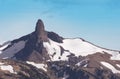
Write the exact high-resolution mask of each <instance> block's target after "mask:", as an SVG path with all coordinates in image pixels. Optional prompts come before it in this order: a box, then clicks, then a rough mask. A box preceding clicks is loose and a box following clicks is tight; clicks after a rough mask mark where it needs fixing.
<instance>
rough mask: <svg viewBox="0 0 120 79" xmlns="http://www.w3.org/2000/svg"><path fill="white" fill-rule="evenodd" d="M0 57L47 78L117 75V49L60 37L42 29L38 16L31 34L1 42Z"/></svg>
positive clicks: (112, 78) (114, 77)
mask: <svg viewBox="0 0 120 79" xmlns="http://www.w3.org/2000/svg"><path fill="white" fill-rule="evenodd" d="M0 59H12V60H15V61H23V62H26V63H27V64H31V65H33V66H36V67H37V68H38V69H42V70H43V71H45V73H46V74H47V75H48V76H49V77H50V78H51V79H120V51H117V50H110V49H106V48H102V47H99V46H97V45H95V44H92V43H90V42H88V41H86V40H84V39H82V38H73V39H69V38H63V37H62V36H59V35H58V34H56V33H54V32H48V31H46V30H45V29H44V24H43V22H42V20H38V22H37V23H36V28H35V31H34V32H32V33H31V34H28V35H26V36H23V37H21V38H18V39H15V40H13V41H10V42H7V43H5V44H4V45H2V46H1V47H0Z"/></svg>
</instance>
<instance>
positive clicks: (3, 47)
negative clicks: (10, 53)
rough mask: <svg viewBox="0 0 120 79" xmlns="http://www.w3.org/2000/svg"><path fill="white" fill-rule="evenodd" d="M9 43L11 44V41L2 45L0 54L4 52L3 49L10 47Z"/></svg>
mask: <svg viewBox="0 0 120 79" xmlns="http://www.w3.org/2000/svg"><path fill="white" fill-rule="evenodd" d="M8 45H10V43H7V44H5V45H3V46H2V47H0V54H2V51H3V50H4V49H5V48H7V47H8Z"/></svg>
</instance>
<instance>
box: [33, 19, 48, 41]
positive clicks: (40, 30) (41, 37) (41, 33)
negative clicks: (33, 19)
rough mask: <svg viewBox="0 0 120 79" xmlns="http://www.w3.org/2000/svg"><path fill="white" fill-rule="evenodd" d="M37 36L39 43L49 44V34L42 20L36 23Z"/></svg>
mask: <svg viewBox="0 0 120 79" xmlns="http://www.w3.org/2000/svg"><path fill="white" fill-rule="evenodd" d="M35 34H36V36H37V39H38V42H40V41H44V42H47V41H48V38H47V32H46V31H45V28H44V24H43V22H42V20H40V19H39V20H38V22H37V23H36V29H35Z"/></svg>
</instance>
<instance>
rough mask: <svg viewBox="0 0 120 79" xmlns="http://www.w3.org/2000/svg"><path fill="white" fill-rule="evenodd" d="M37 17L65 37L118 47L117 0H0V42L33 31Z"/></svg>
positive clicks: (119, 18) (119, 16)
mask: <svg viewBox="0 0 120 79" xmlns="http://www.w3.org/2000/svg"><path fill="white" fill-rule="evenodd" d="M38 19H42V20H43V22H44V25H45V29H46V30H47V31H54V32H56V33H58V34H59V35H61V36H63V37H65V38H77V37H79V38H83V39H85V40H87V41H90V42H92V43H94V44H96V45H99V46H101V47H105V48H109V49H115V50H120V44H119V43H120V36H119V35H120V0H0V44H2V43H4V42H6V41H9V40H13V39H16V38H19V37H21V36H24V35H27V34H29V33H31V32H33V31H34V30H35V24H36V22H37V20H38Z"/></svg>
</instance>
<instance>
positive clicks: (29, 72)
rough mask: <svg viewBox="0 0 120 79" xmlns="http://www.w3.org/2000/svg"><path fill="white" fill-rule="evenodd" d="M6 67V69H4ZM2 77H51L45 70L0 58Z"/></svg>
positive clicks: (0, 78)
mask: <svg viewBox="0 0 120 79" xmlns="http://www.w3.org/2000/svg"><path fill="white" fill-rule="evenodd" d="M3 68H4V69H3ZM0 79H50V78H49V76H47V74H45V72H44V71H42V70H38V69H37V68H35V67H34V66H32V65H29V64H26V63H24V62H19V61H13V60H0Z"/></svg>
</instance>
